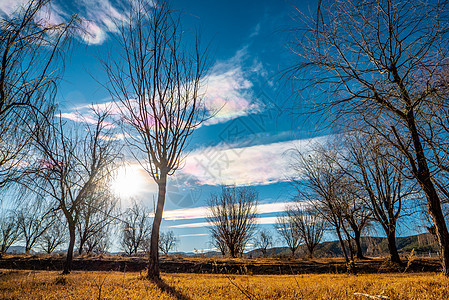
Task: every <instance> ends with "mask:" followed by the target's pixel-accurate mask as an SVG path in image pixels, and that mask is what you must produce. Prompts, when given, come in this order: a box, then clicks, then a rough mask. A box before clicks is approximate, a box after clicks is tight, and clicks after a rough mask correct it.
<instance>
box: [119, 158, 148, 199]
mask: <svg viewBox="0 0 449 300" xmlns="http://www.w3.org/2000/svg"><path fill="white" fill-rule="evenodd" d="M144 176H145V174H143V170H142V168H141V167H140V166H139V165H127V166H124V167H121V168H119V169H118V170H117V173H116V175H115V178H114V180H113V181H112V183H111V188H112V190H113V192H114V194H116V195H117V196H119V197H121V198H130V197H134V196H137V195H138V194H139V193H140V192H141V191H142V190H143V189H144V187H145V178H144Z"/></svg>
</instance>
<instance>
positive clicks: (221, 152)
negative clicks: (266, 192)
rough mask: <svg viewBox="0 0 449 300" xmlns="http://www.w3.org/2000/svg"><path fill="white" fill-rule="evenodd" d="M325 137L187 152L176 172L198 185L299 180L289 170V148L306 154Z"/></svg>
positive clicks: (290, 155) (226, 146) (290, 153)
mask: <svg viewBox="0 0 449 300" xmlns="http://www.w3.org/2000/svg"><path fill="white" fill-rule="evenodd" d="M326 139H327V137H326V136H323V137H317V138H311V139H302V140H291V141H285V142H278V143H271V144H265V145H255V146H249V147H241V148H232V147H229V146H228V145H223V144H220V145H218V146H213V147H206V148H202V149H198V150H196V151H193V152H192V153H190V154H189V155H188V156H187V158H186V161H185V166H184V168H182V169H181V170H180V172H182V174H183V175H184V176H187V177H192V178H194V179H196V181H197V184H199V185H222V184H224V185H232V184H235V185H239V186H247V185H265V184H272V183H277V182H283V181H287V180H290V179H291V178H299V176H300V174H297V172H296V171H294V170H293V169H292V168H291V163H292V151H291V150H292V149H298V150H299V151H302V152H308V151H310V150H311V149H312V146H313V145H315V144H316V143H324V142H325V140H326Z"/></svg>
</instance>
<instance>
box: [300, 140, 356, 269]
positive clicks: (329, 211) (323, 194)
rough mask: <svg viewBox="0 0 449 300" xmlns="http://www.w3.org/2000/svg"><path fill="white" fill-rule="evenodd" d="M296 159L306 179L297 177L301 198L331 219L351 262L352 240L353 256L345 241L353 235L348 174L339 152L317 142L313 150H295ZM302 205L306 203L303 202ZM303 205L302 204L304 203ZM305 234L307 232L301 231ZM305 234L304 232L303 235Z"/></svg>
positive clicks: (328, 221) (329, 220) (329, 223)
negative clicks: (347, 204)
mask: <svg viewBox="0 0 449 300" xmlns="http://www.w3.org/2000/svg"><path fill="white" fill-rule="evenodd" d="M295 154H296V157H295V158H294V159H295V160H296V161H295V162H294V164H293V168H294V169H295V170H296V172H298V174H301V175H302V180H293V184H294V185H295V186H296V188H297V190H298V193H299V199H301V200H302V198H304V200H306V203H305V205H307V204H310V205H312V206H313V208H314V210H315V211H316V212H318V213H319V215H320V217H321V218H323V219H324V220H326V221H327V223H328V225H329V226H331V227H332V228H333V229H334V230H335V233H336V235H337V237H338V240H339V242H340V246H341V249H342V252H343V256H344V258H345V260H346V261H347V262H349V261H350V260H352V255H353V251H352V248H351V245H350V241H349V240H348V248H349V251H350V256H351V257H349V256H348V252H347V249H346V245H345V242H344V241H345V235H346V239H348V238H349V235H348V230H347V228H346V227H345V225H347V224H346V223H345V218H344V216H345V210H344V207H345V204H344V203H345V200H346V199H345V198H344V197H342V196H343V195H344V193H343V189H342V186H343V184H342V183H343V179H344V176H343V175H344V174H343V173H342V172H341V170H340V166H339V164H338V163H337V161H338V159H337V156H338V153H337V151H335V149H329V148H328V146H323V145H317V146H315V147H314V149H313V152H311V153H310V154H305V153H301V152H299V151H296V152H295ZM299 205H303V204H302V203H301V202H300V203H299ZM300 208H301V207H300ZM301 235H303V233H301ZM303 237H304V236H303Z"/></svg>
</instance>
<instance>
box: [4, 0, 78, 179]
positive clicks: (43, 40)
mask: <svg viewBox="0 0 449 300" xmlns="http://www.w3.org/2000/svg"><path fill="white" fill-rule="evenodd" d="M49 2H50V0H31V1H27V2H26V4H25V5H24V6H22V7H20V8H19V9H18V10H17V11H16V13H15V14H14V15H12V16H10V17H6V18H1V19H0V186H3V185H5V184H7V183H8V182H11V181H13V180H17V179H18V178H19V177H20V175H21V172H19V171H21V169H22V167H24V165H26V162H25V163H23V161H24V160H25V161H29V160H30V159H31V158H30V156H28V153H29V150H30V141H31V136H32V133H33V131H34V129H35V127H34V125H35V124H38V123H41V124H42V123H45V118H46V117H47V116H51V115H52V111H53V110H54V106H55V103H54V101H53V99H54V96H55V95H56V87H57V81H58V79H59V78H60V75H61V71H62V70H63V63H62V54H63V53H64V51H65V50H66V49H67V45H68V42H69V41H70V37H71V33H72V31H73V30H74V29H75V27H76V24H77V21H76V18H75V17H72V18H71V19H70V20H69V21H68V22H67V23H62V24H55V25H52V24H50V22H47V20H45V18H43V17H42V15H43V14H42V12H43V11H44V10H45V9H46V7H48V5H49Z"/></svg>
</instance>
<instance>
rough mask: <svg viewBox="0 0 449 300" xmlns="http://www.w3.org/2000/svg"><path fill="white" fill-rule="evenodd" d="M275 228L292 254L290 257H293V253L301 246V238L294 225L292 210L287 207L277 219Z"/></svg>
mask: <svg viewBox="0 0 449 300" xmlns="http://www.w3.org/2000/svg"><path fill="white" fill-rule="evenodd" d="M275 228H276V230H277V232H278V234H279V235H280V236H281V237H282V239H283V240H284V241H285V243H286V244H287V246H288V248H289V249H290V251H291V252H292V256H295V252H296V250H297V249H298V247H299V245H300V244H301V242H302V238H301V233H300V232H299V229H298V227H296V224H295V217H294V211H293V208H291V207H287V208H286V210H285V212H284V214H283V215H281V216H279V217H277V219H276V224H275Z"/></svg>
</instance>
